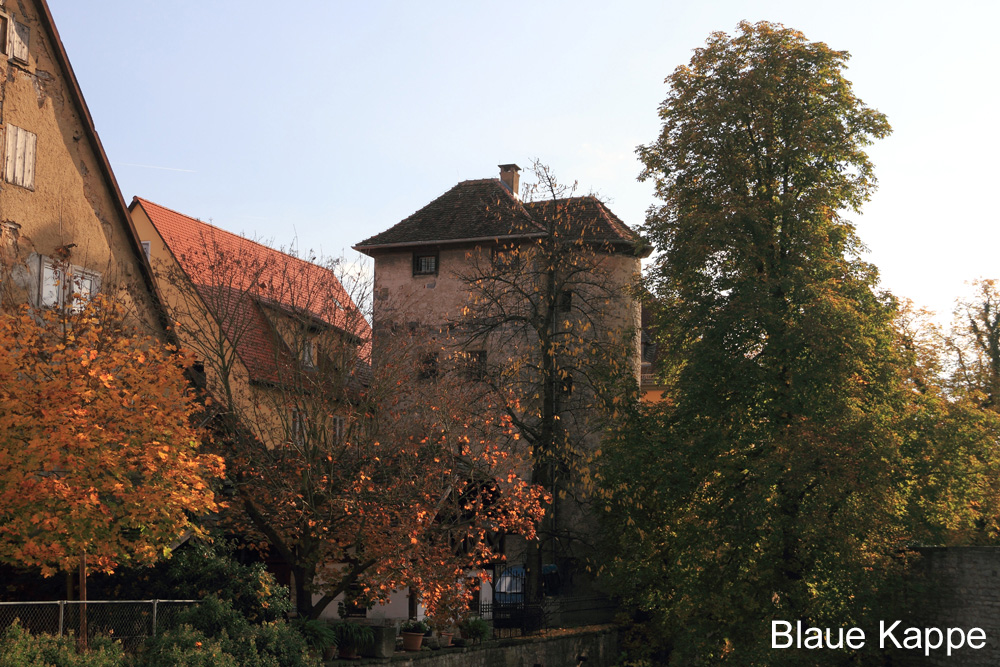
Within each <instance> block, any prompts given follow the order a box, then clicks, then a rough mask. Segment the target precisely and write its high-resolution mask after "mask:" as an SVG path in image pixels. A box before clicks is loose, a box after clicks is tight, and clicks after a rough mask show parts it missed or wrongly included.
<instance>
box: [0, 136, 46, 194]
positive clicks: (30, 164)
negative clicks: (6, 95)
mask: <svg viewBox="0 0 1000 667" xmlns="http://www.w3.org/2000/svg"><path fill="white" fill-rule="evenodd" d="M6 143H7V147H6V148H7V150H6V157H5V160H4V178H5V179H6V180H7V182H8V183H13V184H14V185H20V186H21V187H24V188H28V189H34V187H35V148H36V145H37V143H38V137H37V135H35V133H33V132H28V131H27V130H23V129H21V128H19V127H17V126H16V125H8V126H7V142H6Z"/></svg>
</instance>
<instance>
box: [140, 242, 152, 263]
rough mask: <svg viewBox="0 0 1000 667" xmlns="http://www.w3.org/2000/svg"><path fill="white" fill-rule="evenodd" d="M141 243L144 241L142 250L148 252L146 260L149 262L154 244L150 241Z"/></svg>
mask: <svg viewBox="0 0 1000 667" xmlns="http://www.w3.org/2000/svg"><path fill="white" fill-rule="evenodd" d="M141 243H142V251H143V252H144V253H145V254H146V261H147V262H148V261H149V251H150V247H151V245H152V244H151V243H150V242H149V241H142V242H141Z"/></svg>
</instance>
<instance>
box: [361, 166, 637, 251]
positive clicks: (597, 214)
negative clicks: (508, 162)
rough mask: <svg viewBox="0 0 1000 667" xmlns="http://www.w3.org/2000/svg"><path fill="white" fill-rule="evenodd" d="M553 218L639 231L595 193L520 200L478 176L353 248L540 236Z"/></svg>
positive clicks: (597, 231)
mask: <svg viewBox="0 0 1000 667" xmlns="http://www.w3.org/2000/svg"><path fill="white" fill-rule="evenodd" d="M550 216H552V217H550ZM563 216H564V217H563ZM553 218H556V219H558V218H562V219H564V220H566V221H567V222H568V223H569V224H570V225H572V227H573V228H574V229H577V230H579V231H581V232H582V234H583V236H584V237H586V238H587V239H589V240H594V241H603V242H610V243H614V244H624V245H628V246H634V245H635V244H636V243H637V242H638V241H639V236H638V235H637V234H636V233H635V232H633V231H632V230H631V229H629V227H628V225H626V224H625V223H624V222H622V221H621V220H620V219H619V218H618V216H616V215H615V214H614V213H612V212H611V211H610V210H609V209H608V208H607V207H606V206H605V205H604V204H602V203H601V202H600V200H598V199H597V198H596V197H571V198H568V199H558V200H555V201H552V200H549V201H538V202H528V203H524V204H522V203H521V202H520V201H519V200H518V199H516V198H515V197H513V196H512V195H511V193H510V192H509V191H508V190H507V188H506V187H504V185H503V184H502V183H501V182H500V181H499V180H498V179H482V180H477V181H462V182H461V183H459V184H458V185H456V186H455V187H453V188H452V189H451V190H448V191H447V192H446V193H444V194H443V195H441V196H440V197H438V198H437V199H435V200H434V201H432V202H431V203H430V204H428V205H427V206H424V207H423V208H422V209H420V210H419V211H417V212H416V213H414V214H413V215H411V216H409V217H408V218H406V219H404V220H402V221H401V222H398V223H396V224H395V225H393V226H392V227H390V228H389V229H387V230H385V231H384V232H382V233H381V234H376V235H375V236H372V237H371V238H369V239H366V240H364V241H362V242H361V243H359V244H358V245H356V246H355V249H356V250H360V251H362V252H370V251H372V250H378V249H380V248H389V247H400V246H407V245H423V244H432V243H449V242H451V243H454V242H460V241H471V240H477V241H478V240H483V239H490V238H502V237H510V236H516V237H524V236H539V235H542V234H544V233H545V229H546V221H547V220H549V219H553Z"/></svg>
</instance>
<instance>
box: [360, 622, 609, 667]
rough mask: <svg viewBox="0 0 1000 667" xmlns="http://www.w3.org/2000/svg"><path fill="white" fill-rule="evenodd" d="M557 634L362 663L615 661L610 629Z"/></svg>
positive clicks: (399, 666) (517, 665) (469, 665)
mask: <svg viewBox="0 0 1000 667" xmlns="http://www.w3.org/2000/svg"><path fill="white" fill-rule="evenodd" d="M555 632H559V633H561V634H558V635H550V636H545V637H525V638H522V639H505V640H499V641H491V642H486V643H485V644H481V645H476V646H467V647H464V648H449V649H443V650H440V651H421V652H420V653H413V654H403V653H396V654H395V655H394V656H393V657H392V658H384V659H381V660H378V659H368V660H362V661H361V663H359V664H365V665H369V664H370V665H392V667H577V666H578V665H584V666H585V667H611V666H612V665H614V664H615V663H616V662H617V660H618V633H617V631H615V630H612V629H610V628H602V629H597V630H585V629H576V630H559V631H555Z"/></svg>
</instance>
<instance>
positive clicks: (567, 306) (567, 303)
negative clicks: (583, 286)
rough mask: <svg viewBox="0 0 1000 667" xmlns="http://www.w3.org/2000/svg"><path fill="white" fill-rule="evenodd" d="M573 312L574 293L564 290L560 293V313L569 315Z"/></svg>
mask: <svg viewBox="0 0 1000 667" xmlns="http://www.w3.org/2000/svg"><path fill="white" fill-rule="evenodd" d="M571 310H573V293H572V292H571V291H569V290H563V291H562V292H560V293H559V312H560V313H568V312H569V311H571Z"/></svg>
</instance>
